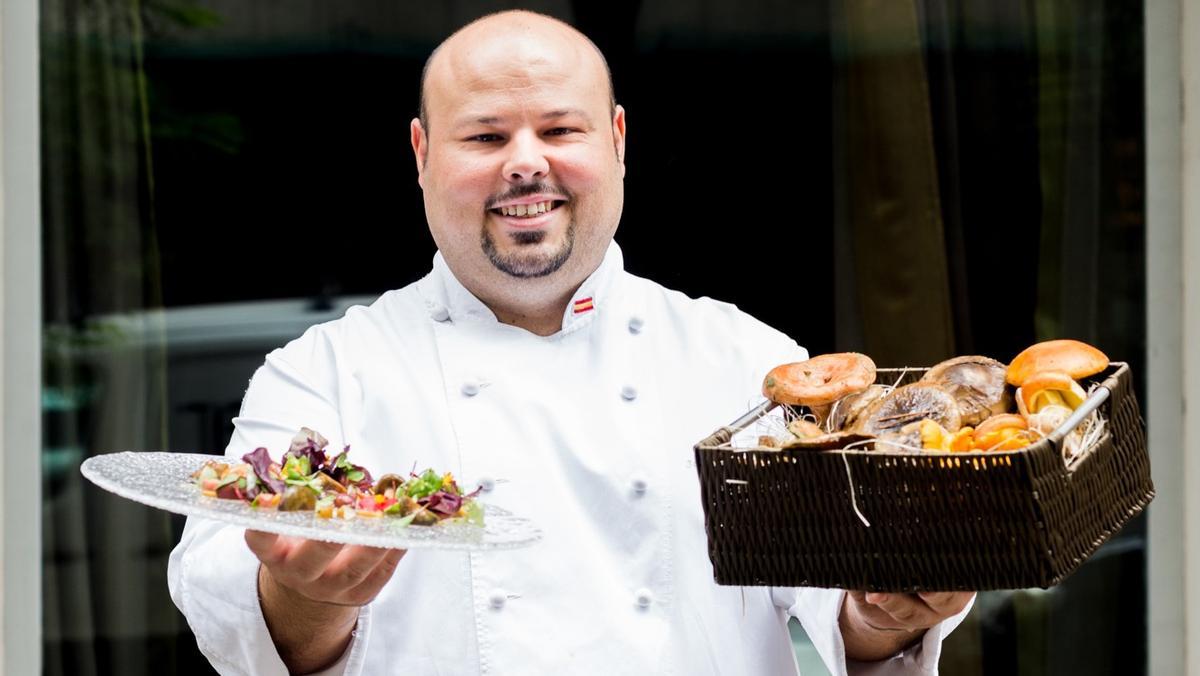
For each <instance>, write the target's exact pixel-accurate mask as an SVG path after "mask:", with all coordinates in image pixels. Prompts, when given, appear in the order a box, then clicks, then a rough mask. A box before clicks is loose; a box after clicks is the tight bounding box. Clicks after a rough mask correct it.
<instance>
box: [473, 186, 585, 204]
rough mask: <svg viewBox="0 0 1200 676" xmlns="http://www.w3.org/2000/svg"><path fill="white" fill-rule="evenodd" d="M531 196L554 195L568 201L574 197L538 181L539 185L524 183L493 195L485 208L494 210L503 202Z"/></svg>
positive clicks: (558, 188) (556, 187) (560, 189)
mask: <svg viewBox="0 0 1200 676" xmlns="http://www.w3.org/2000/svg"><path fill="white" fill-rule="evenodd" d="M530 195H554V196H556V197H561V198H563V199H564V200H568V201H569V200H571V197H572V196H571V193H569V192H567V191H566V190H563V189H562V188H560V187H558V186H553V185H550V184H549V183H545V182H543V181H538V182H537V183H522V184H520V185H515V186H513V187H512V188H509V189H508V190H505V191H504V192H502V193H500V194H499V195H493V196H492V197H489V198H488V200H487V202H486V203H485V207H484V208H485V209H494V208H495V207H496V205H497V204H500V203H501V202H507V201H508V200H515V199H520V198H522V197H528V196H530Z"/></svg>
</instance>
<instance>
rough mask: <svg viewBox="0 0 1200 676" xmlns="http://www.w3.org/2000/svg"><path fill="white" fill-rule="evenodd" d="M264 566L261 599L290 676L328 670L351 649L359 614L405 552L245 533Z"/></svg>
mask: <svg viewBox="0 0 1200 676" xmlns="http://www.w3.org/2000/svg"><path fill="white" fill-rule="evenodd" d="M246 545H247V546H249V547H250V551H251V552H253V553H254V555H255V556H257V557H258V560H259V561H261V562H262V565H261V566H260V567H259V570H258V597H259V602H260V604H261V605H262V611H263V617H264V618H265V619H266V621H267V629H268V630H270V632H271V639H272V640H273V641H274V642H275V648H276V650H277V651H278V652H279V656H280V658H281V659H282V660H283V663H284V664H285V665H286V666H287V668H288V671H289V672H290V673H294V674H295V673H299V674H306V673H311V672H314V671H319V670H321V669H324V668H326V667H329V666H330V665H332V664H333V663H334V662H336V661H337V660H338V658H339V657H341V656H342V654H343V653H344V652H345V651H346V648H347V647H348V646H349V645H350V636H351V633H352V632H353V631H354V625H355V623H356V622H357V619H358V609H359V607H360V606H364V605H366V604H368V603H370V602H371V600H372V599H374V598H375V596H376V595H377V594H378V593H379V591H380V590H381V589H383V585H385V584H387V581H388V580H390V579H391V578H392V573H394V572H395V571H396V566H397V565H398V564H399V563H400V559H401V558H402V557H403V556H404V550H402V549H378V548H375V547H357V546H353V545H339V544H333V543H329V542H320V541H317V540H304V539H300V538H291V537H285V536H281V535H274V534H272V533H262V532H259V531H253V530H248V531H246Z"/></svg>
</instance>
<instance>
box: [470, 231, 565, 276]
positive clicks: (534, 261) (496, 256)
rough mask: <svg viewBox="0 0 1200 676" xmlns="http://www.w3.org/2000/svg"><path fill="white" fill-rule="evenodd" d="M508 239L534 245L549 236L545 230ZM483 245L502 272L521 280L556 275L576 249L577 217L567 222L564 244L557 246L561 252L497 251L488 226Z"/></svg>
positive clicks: (516, 242) (525, 245)
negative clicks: (505, 252)
mask: <svg viewBox="0 0 1200 676" xmlns="http://www.w3.org/2000/svg"><path fill="white" fill-rule="evenodd" d="M509 238H510V239H511V241H512V243H513V244H515V245H516V246H517V247H518V248H523V247H530V248H532V247H535V246H537V245H538V244H541V243H542V242H543V241H544V240H545V239H546V233H545V231H543V230H532V231H529V232H514V233H512V234H511V235H510V236H509ZM481 245H482V247H483V253H484V254H486V255H487V257H488V260H489V261H491V262H492V265H494V266H495V267H496V269H497V270H499V271H500V272H503V273H504V274H506V275H509V276H510V277H516V278H518V279H534V278H537V277H545V276H547V275H551V274H554V273H555V272H556V271H557V270H558V269H559V268H561V267H562V266H563V265H564V264H565V263H566V262H567V260H568V259H569V258H570V257H571V251H572V250H573V249H574V248H575V220H574V219H572V220H571V222H570V223H569V224H568V225H567V234H566V237H565V238H564V240H563V244H562V246H561V247H559V248H558V251H555V252H553V253H550V254H545V253H538V252H530V253H521V252H520V251H517V252H514V253H509V254H502V253H500V251H499V250H497V248H496V240H495V239H494V238H493V237H492V233H490V232H488V229H487V227H486V226H485V227H484V228H483V235H482V242H481Z"/></svg>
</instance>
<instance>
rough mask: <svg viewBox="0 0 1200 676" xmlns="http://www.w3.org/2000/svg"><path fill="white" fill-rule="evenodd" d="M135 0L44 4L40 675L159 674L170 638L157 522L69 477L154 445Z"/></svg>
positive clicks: (164, 522) (144, 130)
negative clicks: (88, 461) (94, 462)
mask: <svg viewBox="0 0 1200 676" xmlns="http://www.w3.org/2000/svg"><path fill="white" fill-rule="evenodd" d="M142 11H143V8H142V6H141V3H140V2H139V1H138V0H43V2H42V3H41V16H42V28H41V31H42V32H41V38H42V47H41V53H42V97H41V100H42V129H43V132H42V144H43V148H42V172H43V173H42V179H43V189H42V193H43V200H44V203H43V214H44V216H43V219H44V220H43V245H44V256H45V259H44V263H45V264H44V270H45V279H44V316H45V329H44V334H43V335H44V342H45V362H44V376H43V380H44V388H45V392H46V396H45V399H44V402H43V409H44V425H43V427H44V429H45V432H44V435H43V437H44V439H45V448H44V449H43V486H44V488H43V495H44V503H43V505H42V517H43V525H42V529H43V530H42V542H43V557H44V563H45V565H44V568H43V570H44V573H43V628H44V641H45V643H44V664H45V668H44V672H45V673H46V674H71V675H72V676H86V675H90V674H150V673H158V672H157V671H156V670H155V662H159V663H161V660H162V657H163V654H162V653H163V651H164V650H170V649H171V645H172V643H171V642H172V640H173V637H174V636H175V635H176V634H177V633H178V632H179V630H180V627H179V620H178V617H177V615H176V613H175V612H174V608H173V606H172V605H171V603H170V600H169V598H168V596H167V592H166V590H167V586H166V560H167V555H168V553H169V552H170V548H171V544H172V535H171V527H170V526H171V524H170V521H169V518H168V516H167V515H166V514H164V513H161V512H156V511H154V510H149V509H145V508H142V507H140V506H137V505H135V504H133V503H130V502H127V501H124V500H121V499H119V498H115V497H112V496H109V495H107V494H104V493H102V492H101V491H99V490H97V489H96V488H95V487H93V486H91V485H90V484H87V483H86V482H85V481H84V480H83V478H82V477H81V475H80V474H79V471H78V466H79V463H80V462H81V461H82V459H83V458H85V457H87V456H89V455H93V454H96V453H105V452H112V451H119V450H127V449H153V448H163V447H165V434H166V427H165V410H164V402H165V377H166V372H165V359H164V355H165V348H164V336H163V327H162V319H161V305H162V303H161V291H160V285H159V278H160V276H159V268H158V254H157V246H156V244H155V230H154V206H153V196H154V186H153V168H152V162H151V146H150V134H149V119H148V105H149V102H148V100H147V91H146V79H145V73H144V70H143V68H142V58H141V45H142V29H141V26H142Z"/></svg>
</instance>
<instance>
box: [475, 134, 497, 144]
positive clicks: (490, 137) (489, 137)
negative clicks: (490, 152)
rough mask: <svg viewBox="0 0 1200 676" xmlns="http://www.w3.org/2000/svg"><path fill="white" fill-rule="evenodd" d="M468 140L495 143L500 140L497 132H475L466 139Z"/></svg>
mask: <svg viewBox="0 0 1200 676" xmlns="http://www.w3.org/2000/svg"><path fill="white" fill-rule="evenodd" d="M467 140H468V141H476V142H478V143H495V142H496V141H499V140H500V135H499V134H476V135H475V136H472V137H470V138H468V139H467Z"/></svg>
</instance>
